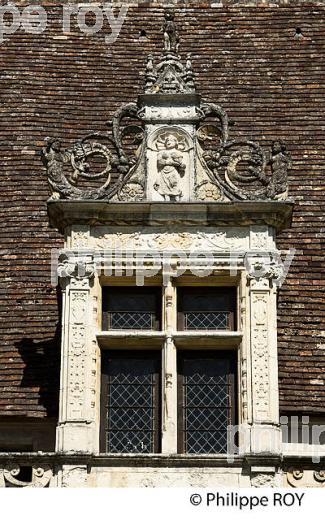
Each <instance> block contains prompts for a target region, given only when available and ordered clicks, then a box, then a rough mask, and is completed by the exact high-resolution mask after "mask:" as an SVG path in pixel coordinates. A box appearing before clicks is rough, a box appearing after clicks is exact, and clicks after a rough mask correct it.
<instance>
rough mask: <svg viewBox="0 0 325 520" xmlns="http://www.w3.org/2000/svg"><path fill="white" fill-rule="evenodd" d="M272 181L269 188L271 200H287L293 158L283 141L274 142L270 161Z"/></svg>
mask: <svg viewBox="0 0 325 520" xmlns="http://www.w3.org/2000/svg"><path fill="white" fill-rule="evenodd" d="M270 165H271V169H272V181H271V182H270V184H269V186H268V196H269V197H270V198H275V199H278V198H280V199H281V198H286V197H287V195H288V181H287V177H288V170H289V169H290V167H291V156H290V154H289V153H288V152H287V149H286V146H285V144H284V143H283V142H282V141H274V143H273V145H272V156H271V159H270Z"/></svg>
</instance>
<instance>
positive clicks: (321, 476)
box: [314, 470, 325, 485]
mask: <svg viewBox="0 0 325 520" xmlns="http://www.w3.org/2000/svg"><path fill="white" fill-rule="evenodd" d="M314 479H315V480H317V482H320V483H321V484H324V485H325V470H321V471H314Z"/></svg>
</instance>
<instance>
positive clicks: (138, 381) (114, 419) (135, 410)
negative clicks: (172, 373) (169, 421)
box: [104, 353, 160, 453]
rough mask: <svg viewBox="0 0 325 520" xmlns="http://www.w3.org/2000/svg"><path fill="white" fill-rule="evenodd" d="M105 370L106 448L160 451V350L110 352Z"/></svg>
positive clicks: (139, 451) (111, 450)
mask: <svg viewBox="0 0 325 520" xmlns="http://www.w3.org/2000/svg"><path fill="white" fill-rule="evenodd" d="M104 358H105V356H104ZM104 372H105V378H104V381H105V385H106V388H105V389H104V390H105V392H104V393H105V395H106V404H105V446H106V451H107V452H110V453H152V452H155V451H157V439H158V430H159V424H158V423H159V415H160V412H159V373H160V361H159V353H152V355H151V354H150V353H143V354H140V353H132V354H130V353H118V354H115V355H112V354H111V355H107V356H106V358H105V359H104Z"/></svg>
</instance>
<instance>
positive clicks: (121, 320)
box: [109, 311, 155, 330]
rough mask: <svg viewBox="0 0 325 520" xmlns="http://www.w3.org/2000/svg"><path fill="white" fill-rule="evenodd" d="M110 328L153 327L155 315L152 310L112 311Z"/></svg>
mask: <svg viewBox="0 0 325 520" xmlns="http://www.w3.org/2000/svg"><path fill="white" fill-rule="evenodd" d="M109 316H110V329H115V330H116V329H153V328H154V322H155V315H154V314H153V313H152V312H135V311H131V312H129V311H118V312H110V314H109Z"/></svg>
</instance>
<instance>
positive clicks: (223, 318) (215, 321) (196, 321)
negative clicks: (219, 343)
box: [184, 311, 230, 330]
mask: <svg viewBox="0 0 325 520" xmlns="http://www.w3.org/2000/svg"><path fill="white" fill-rule="evenodd" d="M229 315H230V313H229V312H228V311H216V312H209V311H206V312H205V311H200V312H195V311H190V312H184V317H185V329H186V330H196V329H204V330H207V329H210V330H215V329H229Z"/></svg>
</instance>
